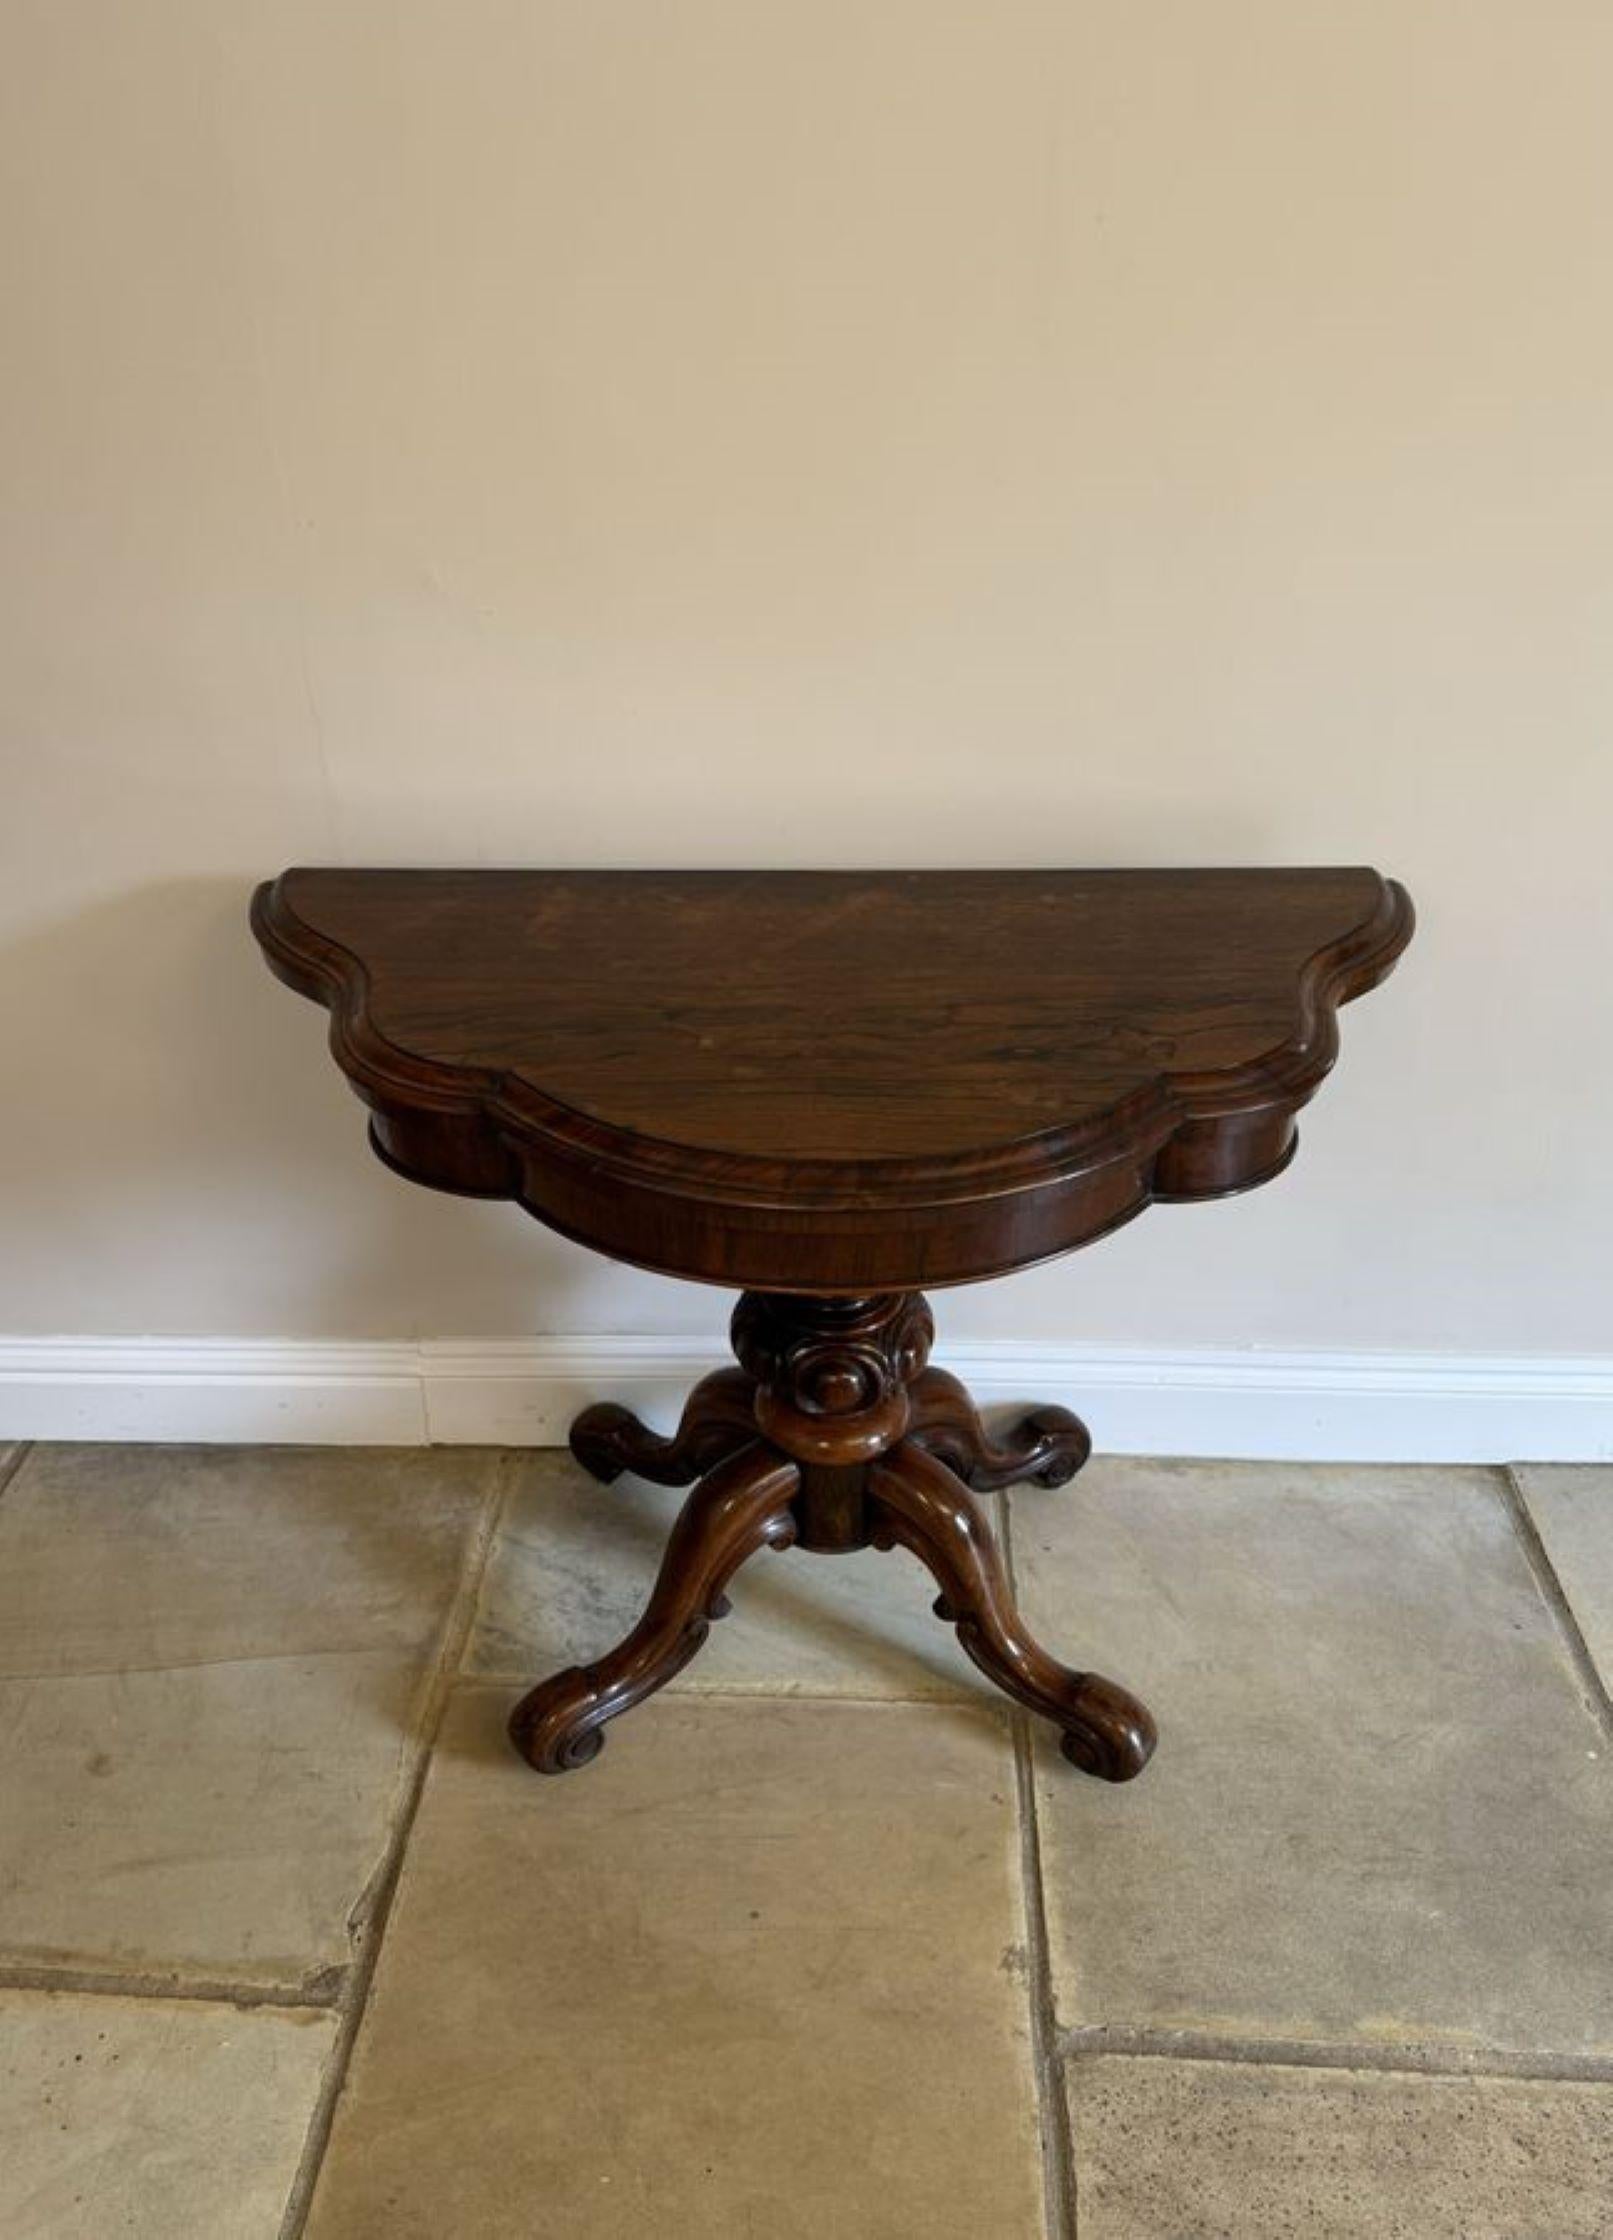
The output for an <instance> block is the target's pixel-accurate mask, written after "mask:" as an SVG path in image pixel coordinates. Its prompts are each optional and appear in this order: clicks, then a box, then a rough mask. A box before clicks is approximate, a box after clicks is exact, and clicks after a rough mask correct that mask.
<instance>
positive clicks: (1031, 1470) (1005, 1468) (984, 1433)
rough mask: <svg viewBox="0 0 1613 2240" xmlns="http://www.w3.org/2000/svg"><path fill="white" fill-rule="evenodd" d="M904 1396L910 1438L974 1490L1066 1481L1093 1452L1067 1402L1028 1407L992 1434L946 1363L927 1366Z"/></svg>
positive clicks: (1088, 1437)
mask: <svg viewBox="0 0 1613 2240" xmlns="http://www.w3.org/2000/svg"><path fill="white" fill-rule="evenodd" d="M909 1397H910V1400H911V1403H912V1409H913V1420H912V1422H911V1424H910V1425H909V1427H908V1434H907V1435H908V1437H909V1439H911V1440H914V1441H915V1442H916V1443H917V1444H918V1445H919V1446H921V1447H925V1448H927V1449H928V1450H929V1452H930V1453H931V1454H933V1455H935V1456H936V1457H937V1459H938V1460H939V1461H942V1462H944V1463H945V1464H946V1466H947V1468H948V1469H949V1470H952V1471H954V1472H955V1473H956V1474H957V1476H958V1477H960V1478H962V1479H963V1481H964V1483H965V1484H966V1485H971V1486H973V1487H974V1489H975V1491H976V1492H977V1493H991V1492H994V1491H996V1490H997V1489H998V1488H999V1487H1002V1486H1017V1485H1023V1484H1024V1483H1025V1482H1026V1481H1027V1480H1034V1482H1035V1483H1036V1484H1037V1485H1039V1486H1062V1485H1067V1484H1068V1483H1069V1481H1070V1479H1071V1478H1073V1477H1074V1476H1075V1473H1076V1472H1077V1470H1079V1469H1080V1467H1081V1465H1082V1463H1083V1462H1085V1461H1086V1459H1087V1456H1088V1455H1089V1454H1090V1453H1091V1452H1092V1440H1091V1438H1090V1436H1089V1434H1088V1432H1087V1427H1086V1425H1085V1424H1084V1423H1083V1422H1082V1421H1081V1419H1080V1417H1079V1416H1075V1415H1072V1414H1071V1413H1070V1411H1069V1409H1068V1408H1054V1407H1045V1408H1032V1409H1031V1410H1030V1411H1029V1412H1028V1413H1027V1414H1025V1415H1023V1416H1021V1417H1020V1419H1019V1421H1018V1422H1017V1423H1015V1424H1012V1425H1010V1426H1009V1428H1008V1430H1007V1431H1006V1433H1005V1434H1004V1435H1003V1436H1002V1437H1001V1438H1000V1439H999V1438H993V1436H992V1434H991V1433H990V1432H989V1431H988V1430H987V1428H986V1425H985V1423H984V1421H983V1420H982V1417H981V1414H980V1410H979V1409H978V1408H977V1407H976V1406H975V1404H974V1401H973V1400H972V1398H971V1397H970V1395H969V1391H968V1388H967V1387H966V1386H965V1385H963V1384H961V1383H960V1382H959V1380H958V1379H957V1378H956V1377H954V1376H952V1375H951V1374H950V1373H949V1372H948V1371H947V1370H945V1369H926V1370H925V1371H924V1373H923V1375H922V1376H921V1377H919V1378H918V1380H917V1381H916V1383H915V1384H914V1386H913V1388H912V1391H911V1394H910V1395H909Z"/></svg>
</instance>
